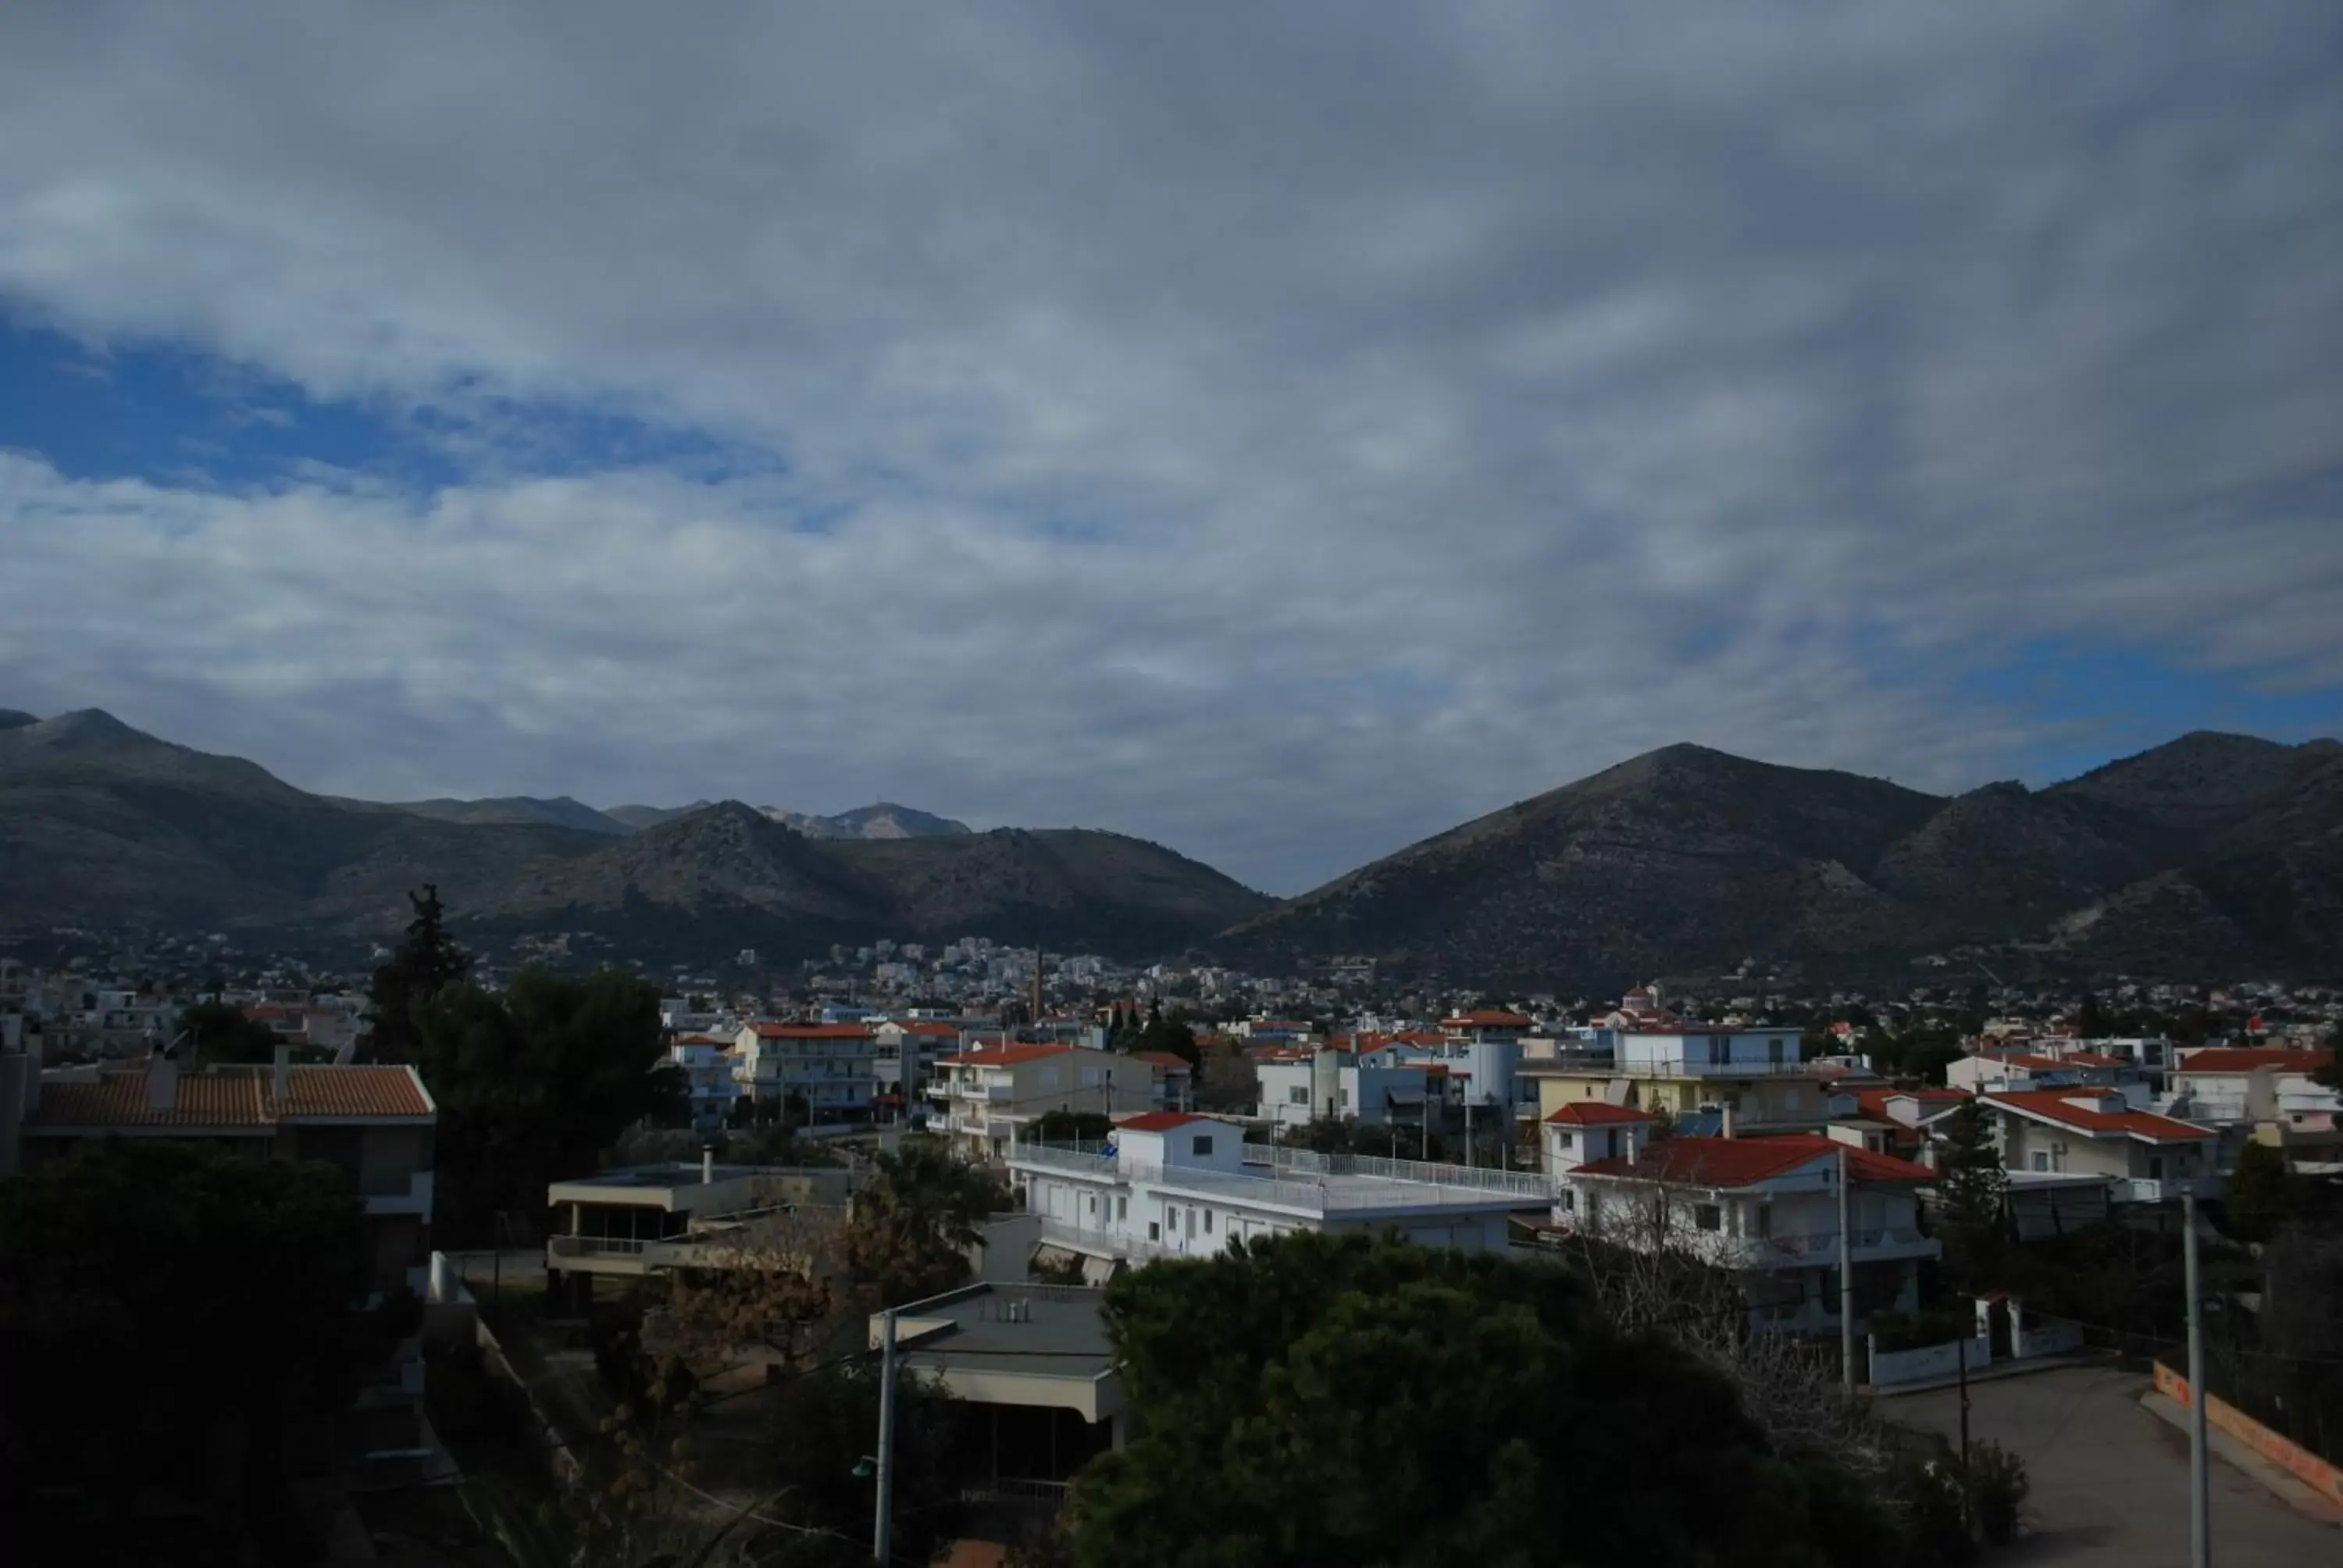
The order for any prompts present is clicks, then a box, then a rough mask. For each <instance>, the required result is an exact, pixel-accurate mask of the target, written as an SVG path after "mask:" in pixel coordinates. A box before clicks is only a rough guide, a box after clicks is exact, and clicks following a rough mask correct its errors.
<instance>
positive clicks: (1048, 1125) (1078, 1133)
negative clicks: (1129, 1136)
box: [1027, 1110, 1114, 1143]
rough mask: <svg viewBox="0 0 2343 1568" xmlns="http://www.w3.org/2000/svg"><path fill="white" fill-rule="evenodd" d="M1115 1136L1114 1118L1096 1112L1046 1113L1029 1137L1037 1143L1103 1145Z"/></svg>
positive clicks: (1034, 1124) (1044, 1112) (1042, 1114)
mask: <svg viewBox="0 0 2343 1568" xmlns="http://www.w3.org/2000/svg"><path fill="white" fill-rule="evenodd" d="M1113 1135H1114V1118H1112V1117H1111V1116H1108V1115H1105V1114H1103V1113H1102V1112H1100V1111H1064V1110H1060V1111H1043V1112H1042V1113H1041V1120H1040V1121H1036V1122H1034V1123H1033V1131H1031V1133H1029V1134H1028V1135H1027V1136H1028V1137H1029V1138H1030V1139H1031V1141H1034V1142H1036V1143H1102V1142H1104V1141H1106V1140H1107V1139H1109V1138H1111V1137H1112V1136H1113Z"/></svg>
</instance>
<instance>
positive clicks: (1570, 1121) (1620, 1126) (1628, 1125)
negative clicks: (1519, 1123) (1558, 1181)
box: [1541, 1100, 1660, 1176]
mask: <svg viewBox="0 0 2343 1568" xmlns="http://www.w3.org/2000/svg"><path fill="white" fill-rule="evenodd" d="M1659 1124H1660V1119H1659V1118H1658V1117H1656V1116H1654V1115H1653V1114H1652V1113H1650V1112H1649V1111H1631V1110H1629V1109H1628V1108H1627V1107H1626V1106H1624V1105H1610V1104H1606V1103H1604V1101H1600V1100H1580V1101H1573V1102H1571V1103H1570V1104H1568V1105H1565V1106H1564V1107H1563V1108H1562V1109H1561V1110H1559V1111H1555V1112H1554V1114H1553V1115H1551V1116H1549V1117H1547V1118H1546V1119H1545V1121H1544V1123H1543V1124H1542V1125H1543V1127H1544V1139H1543V1141H1542V1145H1541V1147H1542V1150H1543V1152H1544V1157H1545V1170H1546V1173H1547V1174H1548V1175H1550V1176H1560V1175H1563V1174H1564V1173H1565V1172H1567V1171H1575V1170H1577V1169H1578V1168H1579V1167H1580V1166H1582V1165H1591V1164H1593V1163H1594V1161H1597V1160H1624V1161H1629V1162H1630V1163H1633V1162H1634V1159H1635V1156H1636V1154H1637V1152H1638V1151H1640V1150H1641V1149H1642V1148H1643V1146H1644V1144H1646V1143H1648V1142H1650V1141H1651V1139H1652V1134H1653V1133H1654V1132H1655V1131H1658V1129H1659Z"/></svg>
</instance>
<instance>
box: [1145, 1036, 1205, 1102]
mask: <svg viewBox="0 0 2343 1568" xmlns="http://www.w3.org/2000/svg"><path fill="white" fill-rule="evenodd" d="M1131 1060H1133V1061H1141V1062H1145V1063H1146V1064H1147V1085H1148V1092H1147V1099H1148V1104H1149V1105H1150V1106H1151V1108H1153V1109H1154V1110H1157V1111H1190V1110H1192V1109H1194V1107H1195V1103H1196V1070H1195V1068H1194V1067H1193V1066H1192V1064H1191V1063H1190V1062H1189V1060H1188V1059H1187V1058H1186V1057H1184V1056H1174V1055H1173V1054H1172V1052H1170V1051H1168V1050H1134V1051H1132V1052H1131Z"/></svg>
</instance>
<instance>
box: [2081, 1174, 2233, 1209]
mask: <svg viewBox="0 0 2343 1568" xmlns="http://www.w3.org/2000/svg"><path fill="white" fill-rule="evenodd" d="M2192 1192H2193V1193H2194V1194H2196V1195H2197V1197H2199V1198H2217V1197H2219V1196H2220V1195H2221V1180H2220V1178H2219V1177H2217V1176H2165V1177H2155V1176H2117V1177H2116V1178H2115V1179H2114V1180H2113V1181H2110V1182H2109V1183H2108V1191H2107V1199H2108V1201H2110V1202H2115V1203H2177V1202H2179V1201H2180V1200H2181V1199H2182V1198H2184V1197H2186V1196H2187V1195H2188V1194H2190V1193H2192Z"/></svg>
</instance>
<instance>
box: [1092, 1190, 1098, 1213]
mask: <svg viewBox="0 0 2343 1568" xmlns="http://www.w3.org/2000/svg"><path fill="white" fill-rule="evenodd" d="M1097 1212H1098V1194H1097V1193H1095V1192H1093V1193H1091V1213H1093V1214H1095V1213H1097Z"/></svg>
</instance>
